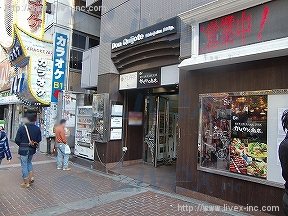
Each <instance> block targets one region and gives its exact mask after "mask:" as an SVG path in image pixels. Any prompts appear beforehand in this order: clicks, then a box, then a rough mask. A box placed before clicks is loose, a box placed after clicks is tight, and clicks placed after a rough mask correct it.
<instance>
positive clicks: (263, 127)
mask: <svg viewBox="0 0 288 216" xmlns="http://www.w3.org/2000/svg"><path fill="white" fill-rule="evenodd" d="M200 113H201V114H200V131H199V134H200V136H199V139H200V140H199V144H200V146H199V148H198V150H199V153H198V154H199V155H200V161H199V162H200V167H205V168H211V169H217V170H222V171H227V172H232V173H237V174H240V175H248V176H253V177H258V178H262V179H266V178H267V154H268V153H267V152H268V148H267V113H268V96H267V95H247V96H242V95H237V94H234V95H233V94H232V95H231V94H230V95H229V94H219V95H217V94H215V95H208V96H203V97H201V112H200ZM275 146H276V145H275ZM275 156H276V155H275Z"/></svg>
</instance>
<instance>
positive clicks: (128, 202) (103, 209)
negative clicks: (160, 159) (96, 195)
mask: <svg viewBox="0 0 288 216" xmlns="http://www.w3.org/2000/svg"><path fill="white" fill-rule="evenodd" d="M178 204H179V205H186V204H187V205H189V206H191V203H189V202H183V201H182V200H179V199H175V198H171V197H168V196H165V195H162V194H158V193H155V192H151V191H148V192H145V193H141V194H138V195H134V196H131V197H129V198H126V199H122V200H119V201H115V202H112V203H109V204H106V205H102V206H98V207H95V208H93V209H89V210H85V211H78V212H75V211H73V212H68V213H66V214H62V215H61V216H74V215H75V216H76V215H77V216H78V215H79V216H88V215H97V216H105V215H107V216H114V215H116V216H117V215H119V216H120V215H127V216H130V215H131V216H134V215H145V216H146V215H147V216H150V215H155V216H162V215H175V216H176V215H179V216H181V215H197V216H205V215H223V216H226V215H230V214H225V213H222V212H218V213H217V212H214V213H210V214H209V213H207V212H205V213H204V212H196V211H194V212H191V213H188V212H181V211H179V210H178ZM193 206H194V208H195V209H196V208H197V205H193Z"/></svg>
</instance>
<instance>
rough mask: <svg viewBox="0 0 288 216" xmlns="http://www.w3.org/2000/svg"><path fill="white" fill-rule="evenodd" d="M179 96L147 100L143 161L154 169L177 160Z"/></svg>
mask: <svg viewBox="0 0 288 216" xmlns="http://www.w3.org/2000/svg"><path fill="white" fill-rule="evenodd" d="M178 98H179V97H178V94H173V95H148V96H146V98H145V112H144V139H143V140H144V142H143V161H144V162H146V163H150V164H152V165H153V166H154V167H157V166H160V165H171V164H173V163H174V162H175V161H176V158H177V145H178V138H179V133H178V131H179V129H178Z"/></svg>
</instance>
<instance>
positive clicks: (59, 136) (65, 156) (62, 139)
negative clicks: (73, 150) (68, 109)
mask: <svg viewBox="0 0 288 216" xmlns="http://www.w3.org/2000/svg"><path fill="white" fill-rule="evenodd" d="M65 127H66V120H65V119H61V120H60V124H59V125H58V126H57V127H56V128H55V134H56V142H57V169H58V170H60V169H62V167H63V170H65V171H70V170H71V168H69V167H68V165H69V155H70V152H67V151H66V150H67V149H69V151H70V148H69V146H68V143H67V138H66V135H65ZM62 161H63V163H62Z"/></svg>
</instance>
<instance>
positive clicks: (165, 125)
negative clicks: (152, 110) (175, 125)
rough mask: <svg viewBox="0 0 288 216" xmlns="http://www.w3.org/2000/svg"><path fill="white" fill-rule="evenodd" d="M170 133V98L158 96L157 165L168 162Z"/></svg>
mask: <svg viewBox="0 0 288 216" xmlns="http://www.w3.org/2000/svg"><path fill="white" fill-rule="evenodd" d="M168 133H169V100H168V98H166V97H161V96H160V97H157V127H156V135H157V139H156V155H157V158H156V160H155V165H156V166H157V165H160V164H163V163H165V164H166V163H167V160H168Z"/></svg>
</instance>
